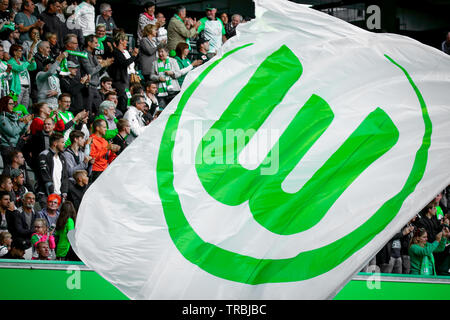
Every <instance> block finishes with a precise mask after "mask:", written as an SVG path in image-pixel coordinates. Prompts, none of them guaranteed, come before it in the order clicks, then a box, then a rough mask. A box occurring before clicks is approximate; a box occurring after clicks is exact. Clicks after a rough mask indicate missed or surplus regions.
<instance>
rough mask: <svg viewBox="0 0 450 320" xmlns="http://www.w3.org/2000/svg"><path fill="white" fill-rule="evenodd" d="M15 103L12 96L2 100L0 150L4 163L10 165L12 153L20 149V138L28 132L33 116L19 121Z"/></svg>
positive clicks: (0, 107)
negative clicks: (14, 110) (14, 109)
mask: <svg viewBox="0 0 450 320" xmlns="http://www.w3.org/2000/svg"><path fill="white" fill-rule="evenodd" d="M13 107H14V101H13V99H12V98H11V97H10V96H5V97H3V98H1V99H0V150H1V155H2V159H3V163H5V164H6V163H9V162H10V161H9V159H8V158H9V155H10V153H11V151H13V150H15V149H16V148H17V147H18V143H19V139H20V137H21V136H22V135H23V134H24V133H25V132H26V131H27V129H28V124H29V123H30V122H31V118H32V116H31V115H28V116H25V117H22V118H20V119H19V116H18V115H17V113H15V112H13Z"/></svg>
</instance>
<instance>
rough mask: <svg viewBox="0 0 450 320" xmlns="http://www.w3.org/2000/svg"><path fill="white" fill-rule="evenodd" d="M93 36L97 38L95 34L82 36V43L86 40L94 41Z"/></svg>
mask: <svg viewBox="0 0 450 320" xmlns="http://www.w3.org/2000/svg"><path fill="white" fill-rule="evenodd" d="M94 38H97V36H96V35H95V34H90V35H88V36H86V37H84V43H85V44H87V43H88V42H92V41H94Z"/></svg>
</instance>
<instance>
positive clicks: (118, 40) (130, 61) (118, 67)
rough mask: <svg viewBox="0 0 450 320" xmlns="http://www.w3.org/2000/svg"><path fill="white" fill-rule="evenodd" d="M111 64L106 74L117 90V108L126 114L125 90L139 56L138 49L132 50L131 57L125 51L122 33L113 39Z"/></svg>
mask: <svg viewBox="0 0 450 320" xmlns="http://www.w3.org/2000/svg"><path fill="white" fill-rule="evenodd" d="M114 44H115V48H114V51H113V58H114V62H113V64H112V65H111V66H110V67H109V68H108V74H109V75H110V77H111V78H112V79H113V87H114V88H116V89H117V97H118V104H117V108H118V109H119V110H120V111H121V112H122V113H125V112H126V107H127V95H126V92H125V89H128V88H129V86H130V73H131V72H132V70H133V69H134V62H135V60H136V58H137V56H138V54H139V49H138V48H134V49H133V51H132V53H131V55H130V53H129V52H128V50H127V45H128V37H127V36H126V34H124V33H118V34H117V35H116V37H115V39H114Z"/></svg>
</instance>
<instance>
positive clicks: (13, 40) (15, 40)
mask: <svg viewBox="0 0 450 320" xmlns="http://www.w3.org/2000/svg"><path fill="white" fill-rule="evenodd" d="M19 38H20V32H19V29H14V30H12V31H11V32H10V33H9V35H8V38H6V39H5V40H3V41H2V45H3V48H5V50H6V51H7V52H9V50H10V49H11V46H12V45H13V44H19Z"/></svg>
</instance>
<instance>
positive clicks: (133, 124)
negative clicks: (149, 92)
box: [123, 95, 145, 144]
mask: <svg viewBox="0 0 450 320" xmlns="http://www.w3.org/2000/svg"><path fill="white" fill-rule="evenodd" d="M144 106H145V100H144V97H143V96H141V95H133V97H132V98H131V106H130V107H129V108H128V111H127V112H126V113H125V114H124V115H123V118H124V119H126V120H128V122H129V123H130V128H131V132H130V134H129V135H128V137H127V143H128V144H130V143H131V142H133V140H134V139H136V138H137V137H138V136H139V135H141V134H142V132H143V131H144V129H145V121H144V118H143V115H144V113H143V112H144Z"/></svg>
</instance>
